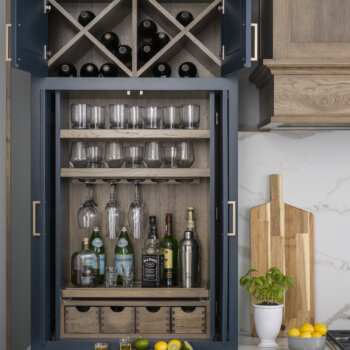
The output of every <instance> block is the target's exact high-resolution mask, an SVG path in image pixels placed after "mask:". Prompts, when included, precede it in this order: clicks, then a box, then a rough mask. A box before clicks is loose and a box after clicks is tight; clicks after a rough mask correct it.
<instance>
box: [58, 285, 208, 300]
mask: <svg viewBox="0 0 350 350" xmlns="http://www.w3.org/2000/svg"><path fill="white" fill-rule="evenodd" d="M62 297H63V298H77V299H90V298H99V299H101V298H103V299H109V298H110V299H112V298H151V299H172V298H176V299H178V298H180V299H181V298H183V299H200V298H209V289H208V288H207V287H199V288H180V287H173V288H165V287H163V288H142V287H141V285H140V283H135V287H134V288H123V287H117V288H105V287H97V288H77V287H73V286H69V287H67V288H64V289H62Z"/></svg>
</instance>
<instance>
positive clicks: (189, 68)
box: [179, 62, 197, 78]
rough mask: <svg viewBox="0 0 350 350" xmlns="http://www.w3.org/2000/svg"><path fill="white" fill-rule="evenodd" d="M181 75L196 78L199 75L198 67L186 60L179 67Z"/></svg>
mask: <svg viewBox="0 0 350 350" xmlns="http://www.w3.org/2000/svg"><path fill="white" fill-rule="evenodd" d="M179 76H180V77H181V78H186V77H188V78H194V77H195V76H197V67H196V66H195V65H194V64H193V63H191V62H184V63H182V64H181V65H180V67H179Z"/></svg>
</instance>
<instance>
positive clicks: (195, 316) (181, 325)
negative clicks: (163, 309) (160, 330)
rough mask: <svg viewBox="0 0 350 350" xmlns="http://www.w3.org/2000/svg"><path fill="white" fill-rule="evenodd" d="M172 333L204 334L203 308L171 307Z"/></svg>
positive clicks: (204, 316)
mask: <svg viewBox="0 0 350 350" xmlns="http://www.w3.org/2000/svg"><path fill="white" fill-rule="evenodd" d="M171 321H172V326H171V327H172V331H171V332H172V333H175V334H205V333H206V310H205V307H202V306H197V307H173V308H171Z"/></svg>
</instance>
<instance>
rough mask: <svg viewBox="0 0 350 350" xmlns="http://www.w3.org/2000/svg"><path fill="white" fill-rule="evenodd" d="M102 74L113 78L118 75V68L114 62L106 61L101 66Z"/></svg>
mask: <svg viewBox="0 0 350 350" xmlns="http://www.w3.org/2000/svg"><path fill="white" fill-rule="evenodd" d="M100 75H101V77H104V78H111V77H117V76H118V68H117V66H116V65H115V64H113V63H105V64H103V65H102V66H101V68H100Z"/></svg>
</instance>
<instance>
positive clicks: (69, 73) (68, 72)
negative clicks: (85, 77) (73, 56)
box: [58, 63, 77, 78]
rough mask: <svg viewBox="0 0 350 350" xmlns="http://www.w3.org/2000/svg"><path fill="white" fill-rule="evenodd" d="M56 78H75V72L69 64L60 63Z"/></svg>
mask: <svg viewBox="0 0 350 350" xmlns="http://www.w3.org/2000/svg"><path fill="white" fill-rule="evenodd" d="M58 76H60V77H65V78H68V77H76V76H77V70H76V69H75V67H74V66H73V65H72V64H71V63H62V64H61V65H59V67H58Z"/></svg>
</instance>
